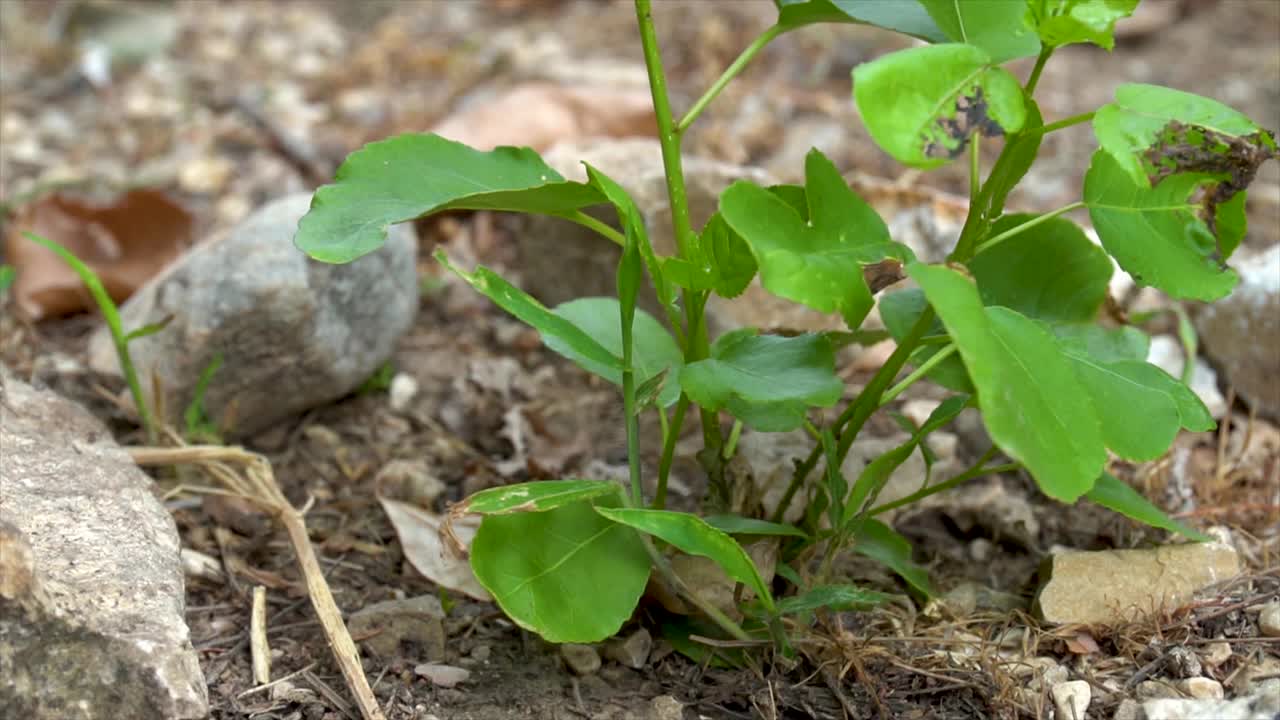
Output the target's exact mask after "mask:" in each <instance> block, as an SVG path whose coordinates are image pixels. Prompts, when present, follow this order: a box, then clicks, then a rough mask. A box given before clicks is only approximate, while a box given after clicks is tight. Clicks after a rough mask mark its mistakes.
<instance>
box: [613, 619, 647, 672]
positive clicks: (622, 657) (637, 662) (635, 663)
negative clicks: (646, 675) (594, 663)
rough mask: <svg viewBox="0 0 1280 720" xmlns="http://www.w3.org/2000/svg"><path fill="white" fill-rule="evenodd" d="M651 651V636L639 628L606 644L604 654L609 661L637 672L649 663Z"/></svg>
mask: <svg viewBox="0 0 1280 720" xmlns="http://www.w3.org/2000/svg"><path fill="white" fill-rule="evenodd" d="M651 650H653V636H651V635H650V634H649V631H648V630H645V629H644V628H640V629H639V630H636V631H635V632H633V633H631V634H630V635H628V636H627V637H625V638H622V639H620V640H613V641H611V642H609V643H608V644H606V645H605V647H604V654H605V657H607V658H609V659H610V660H616V661H618V662H620V663H622V664H623V665H626V666H627V667H629V668H631V669H633V670H639V669H641V668H643V667H644V666H645V664H646V663H648V662H649V652H650V651H651Z"/></svg>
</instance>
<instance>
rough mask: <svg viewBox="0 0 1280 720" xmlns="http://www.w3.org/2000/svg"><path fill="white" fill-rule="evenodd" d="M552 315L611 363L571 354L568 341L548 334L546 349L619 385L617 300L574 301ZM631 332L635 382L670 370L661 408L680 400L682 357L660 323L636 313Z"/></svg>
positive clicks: (661, 399)
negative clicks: (575, 329)
mask: <svg viewBox="0 0 1280 720" xmlns="http://www.w3.org/2000/svg"><path fill="white" fill-rule="evenodd" d="M552 312H553V314H554V315H555V316H556V317H559V318H562V319H564V320H566V321H568V322H569V323H571V324H572V325H573V326H574V327H576V328H578V329H579V330H580V331H582V332H583V333H584V334H586V335H587V336H588V337H590V338H591V339H592V340H593V341H594V342H595V343H596V344H597V345H599V346H600V347H601V348H603V349H604V351H605V352H607V353H609V355H610V357H611V358H613V360H614V362H613V363H597V362H595V361H594V360H593V359H592V358H590V357H588V356H586V355H585V354H583V353H580V352H577V351H575V350H574V348H573V347H572V346H571V345H570V343H569V339H568V338H566V337H561V336H559V335H554V334H551V333H547V334H546V335H544V336H543V341H544V342H545V343H546V345H547V347H548V348H550V349H551V350H552V351H554V352H557V353H559V354H561V355H563V356H565V357H567V358H570V359H571V360H573V361H574V362H576V363H578V364H579V365H581V366H582V367H584V368H586V369H587V370H589V371H591V372H593V373H595V374H596V375H599V376H600V377H602V378H604V379H606V380H608V381H609V382H611V383H614V384H615V385H621V384H622V363H621V361H619V360H618V358H619V357H620V356H621V355H622V325H621V317H622V316H621V312H622V308H621V305H619V303H618V300H617V299H615V298H608V297H600V298H578V299H577V300H570V301H568V302H565V303H561V304H559V305H557V306H556V307H555V310H553V311H552ZM522 319H523V318H522ZM530 324H531V325H532V324H533V323H530ZM534 327H537V326H536V325H535V326H534ZM632 333H633V334H634V336H635V349H634V353H635V355H634V357H632V359H631V362H632V365H633V366H634V367H635V372H636V382H637V383H644V382H647V381H648V380H650V379H651V378H653V377H656V376H657V375H658V374H659V373H661V372H662V371H664V370H670V371H671V372H670V373H669V375H668V381H667V382H666V383H665V385H664V387H663V388H662V393H661V394H660V395H659V396H658V399H659V402H660V403H661V404H662V406H663V407H667V406H669V405H671V404H672V403H674V402H675V401H676V400H677V399H678V398H679V397H680V383H679V380H678V375H677V373H678V372H679V370H680V367H681V366H682V365H683V364H684V354H683V353H681V352H680V347H679V346H678V345H676V341H675V339H674V338H672V337H671V333H669V332H667V329H666V328H665V327H663V326H662V323H660V322H658V320H657V318H655V317H654V316H652V315H650V314H649V313H647V312H645V311H644V310H639V309H637V310H636V316H635V320H634V324H633V325H632Z"/></svg>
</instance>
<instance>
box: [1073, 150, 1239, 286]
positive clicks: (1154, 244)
mask: <svg viewBox="0 0 1280 720" xmlns="http://www.w3.org/2000/svg"><path fill="white" fill-rule="evenodd" d="M1219 182H1221V181H1220V180H1219V179H1218V178H1216V177H1214V176H1212V175H1206V174H1204V173H1184V174H1180V175H1174V176H1172V177H1170V178H1167V179H1166V180H1164V181H1163V182H1161V183H1160V184H1159V185H1156V186H1155V187H1150V186H1149V185H1147V183H1146V180H1145V179H1144V180H1139V181H1135V180H1134V178H1133V176H1132V175H1130V174H1129V173H1127V172H1125V171H1124V169H1123V168H1122V167H1121V165H1120V163H1119V162H1118V161H1117V160H1116V159H1115V157H1114V156H1113V155H1111V154H1110V153H1108V152H1106V151H1105V150H1098V151H1097V152H1095V153H1094V155H1093V163H1092V164H1091V165H1090V166H1089V171H1088V172H1087V173H1086V174H1085V177H1084V201H1085V204H1086V205H1087V206H1088V208H1089V217H1090V219H1092V220H1093V227H1094V228H1095V229H1096V230H1097V231H1098V237H1099V238H1100V239H1101V240H1102V246H1103V247H1104V248H1106V250H1107V252H1108V253H1110V254H1111V256H1112V257H1114V258H1115V260H1116V262H1118V263H1120V267H1122V268H1124V269H1125V270H1126V271H1127V272H1128V273H1129V274H1130V275H1132V276H1133V279H1134V282H1136V283H1138V284H1139V285H1150V286H1153V287H1156V288H1159V289H1160V290H1163V291H1165V292H1166V293H1168V294H1169V295H1171V296H1173V297H1175V298H1179V299H1194V300H1217V299H1219V298H1222V297H1226V295H1227V294H1228V293H1230V292H1231V289H1232V288H1234V287H1235V285H1236V281H1237V280H1238V277H1237V275H1236V273H1235V271H1234V270H1232V269H1230V268H1228V267H1227V266H1226V265H1225V264H1224V261H1225V260H1226V258H1227V257H1229V256H1230V254H1231V252H1232V251H1234V250H1235V248H1236V246H1238V245H1239V244H1240V241H1241V239H1242V238H1243V237H1244V231H1245V214H1244V197H1245V196H1244V193H1240V194H1238V195H1236V196H1235V197H1234V198H1232V199H1231V200H1230V201H1228V202H1226V203H1222V204H1217V203H1215V202H1213V200H1212V196H1213V190H1212V189H1211V188H1213V187H1215V186H1216V185H1217V184H1218V183H1219Z"/></svg>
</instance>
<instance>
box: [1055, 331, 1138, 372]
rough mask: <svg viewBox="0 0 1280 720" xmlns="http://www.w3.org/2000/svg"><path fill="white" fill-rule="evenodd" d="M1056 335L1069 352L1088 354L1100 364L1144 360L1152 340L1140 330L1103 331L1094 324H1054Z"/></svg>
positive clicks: (1059, 342)
mask: <svg viewBox="0 0 1280 720" xmlns="http://www.w3.org/2000/svg"><path fill="white" fill-rule="evenodd" d="M1052 330H1053V334H1054V335H1055V336H1057V338H1058V344H1059V345H1061V346H1062V348H1063V350H1065V351H1067V352H1075V353H1077V354H1082V355H1086V356H1088V357H1091V358H1093V359H1094V360H1096V361H1098V362H1104V363H1109V362H1118V361H1121V360H1145V359H1146V358H1147V349H1148V348H1149V347H1150V346H1151V338H1149V337H1147V335H1146V333H1144V332H1142V331H1141V330H1139V329H1138V328H1135V327H1130V326H1127V325H1126V326H1124V327H1118V328H1104V327H1102V326H1100V325H1095V324H1093V323H1076V324H1071V325H1054V326H1053V327H1052Z"/></svg>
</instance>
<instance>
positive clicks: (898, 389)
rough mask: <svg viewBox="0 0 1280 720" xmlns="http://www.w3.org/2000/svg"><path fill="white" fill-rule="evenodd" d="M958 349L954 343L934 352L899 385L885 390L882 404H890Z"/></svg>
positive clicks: (882, 405)
mask: <svg viewBox="0 0 1280 720" xmlns="http://www.w3.org/2000/svg"><path fill="white" fill-rule="evenodd" d="M956 349H957V348H956V346H955V344H954V343H953V344H950V345H947V346H946V347H944V348H942V349H941V350H939V351H938V352H936V353H934V354H933V357H931V358H929V359H928V360H925V361H924V362H923V363H920V367H918V368H916V369H915V370H912V371H911V374H910V375H908V376H906V377H905V378H903V379H902V382H900V383H898V384H897V385H894V386H893V387H891V388H889V389H888V390H886V391H885V393H884V395H882V396H881V397H880V406H881V407H884V406H885V405H888V404H889V403H891V402H893V399H894V398H896V397H898V396H899V395H901V394H902V391H904V390H906V389H907V388H909V387H911V386H912V384H914V383H915V382H916V381H917V380H919V379H920V378H922V377H924V376H925V375H926V374H927V373H928V372H929V371H930V370H932V369H934V368H935V367H937V366H938V363H941V362H942V361H943V360H946V359H947V358H949V357H951V356H952V355H953V354H955V352H956Z"/></svg>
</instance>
